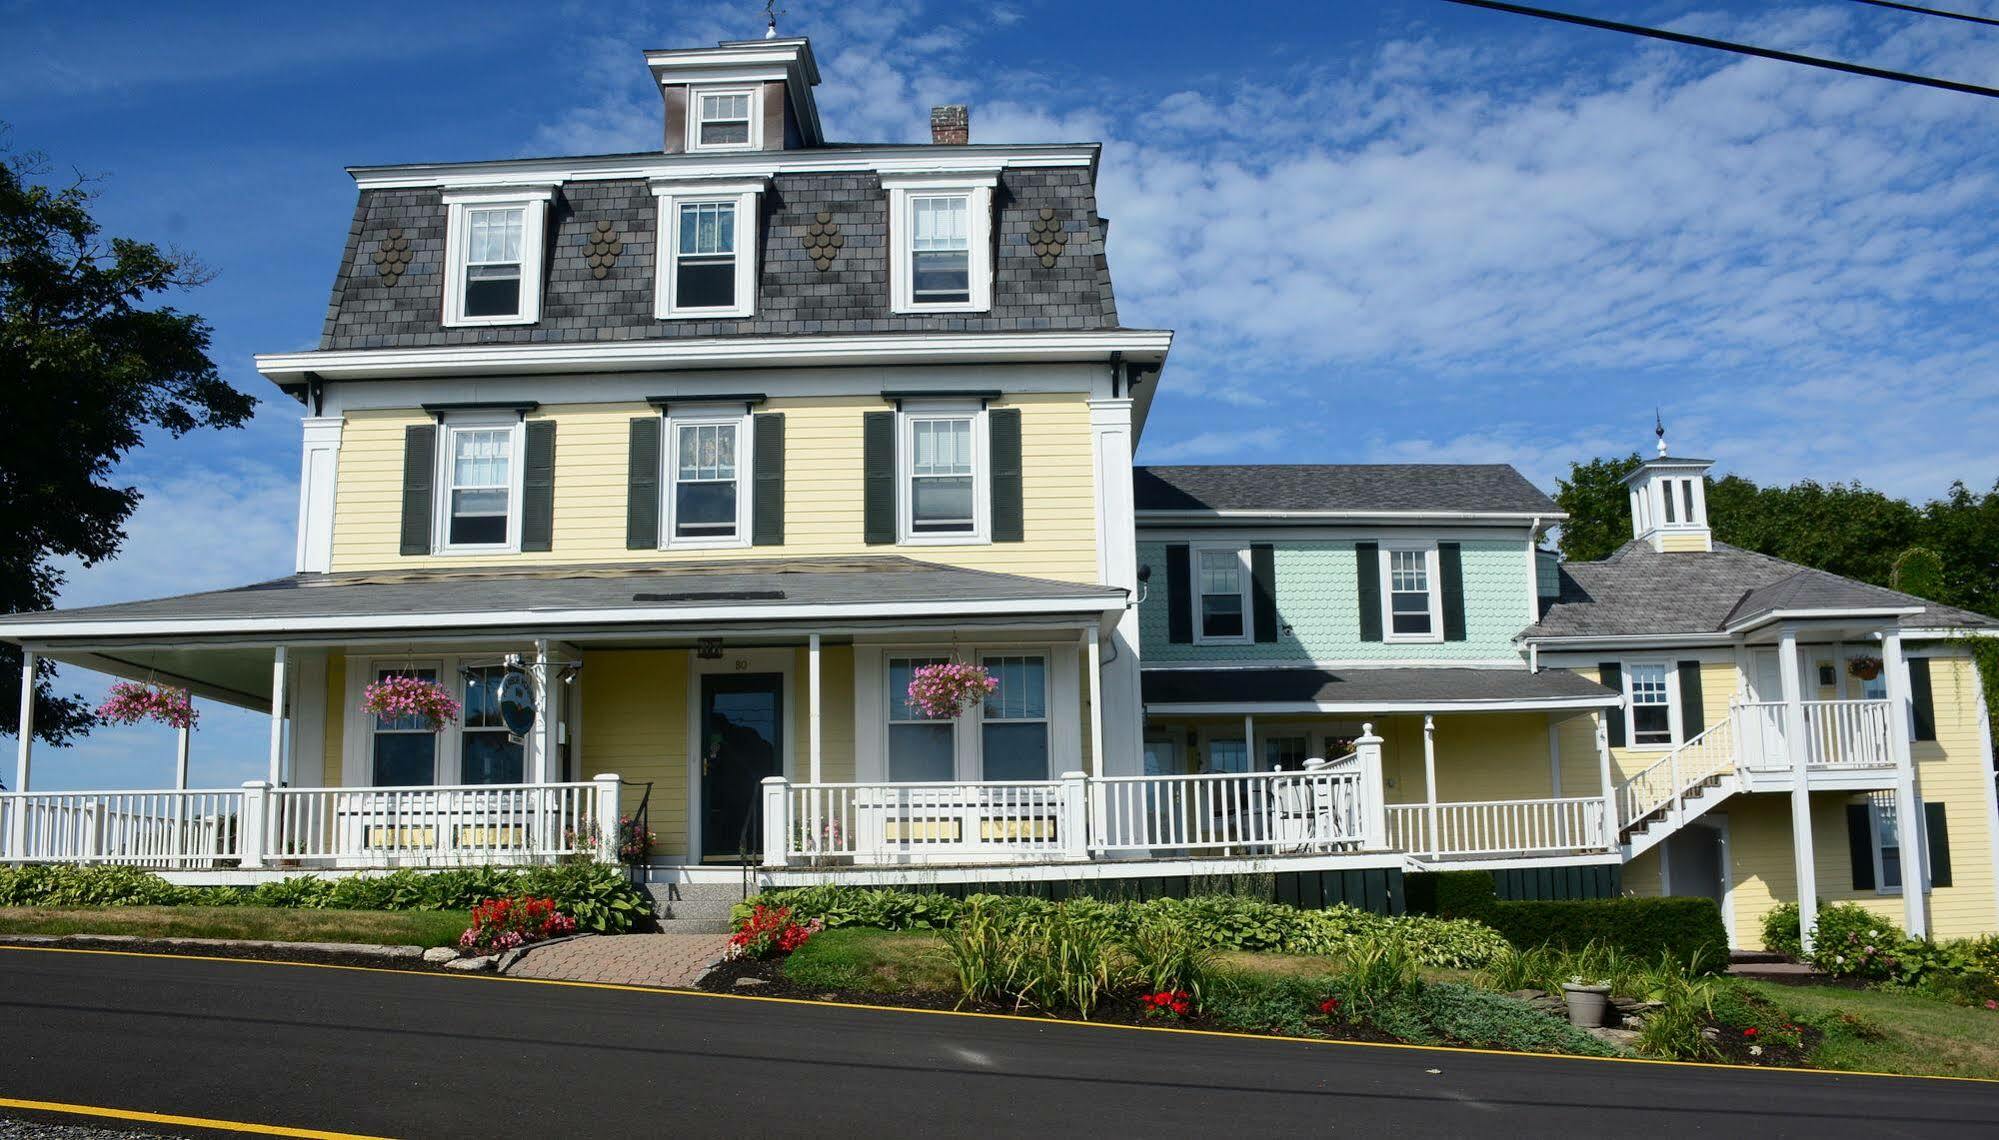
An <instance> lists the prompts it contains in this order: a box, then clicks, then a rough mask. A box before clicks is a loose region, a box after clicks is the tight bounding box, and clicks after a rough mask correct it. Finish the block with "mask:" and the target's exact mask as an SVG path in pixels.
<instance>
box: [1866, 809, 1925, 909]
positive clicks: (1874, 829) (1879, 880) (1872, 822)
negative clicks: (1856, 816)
mask: <svg viewBox="0 0 1999 1140" xmlns="http://www.w3.org/2000/svg"><path fill="white" fill-rule="evenodd" d="M1887 794H1888V795H1890V796H1892V795H1893V794H1894V793H1893V792H1890V793H1887ZM1897 814H1898V815H1899V814H1900V813H1899V812H1898V813H1897ZM1895 822H1896V824H1897V827H1898V829H1899V831H1900V834H1898V835H1897V836H1896V837H1895V838H1896V840H1897V841H1898V842H1897V846H1896V848H1895V850H1896V852H1897V856H1898V858H1897V862H1898V864H1899V869H1900V871H1901V877H1902V882H1901V883H1898V884H1896V885H1895V886H1892V887H1891V886H1889V885H1888V876H1887V874H1886V871H1887V861H1886V860H1885V859H1883V858H1882V855H1883V852H1882V850H1881V804H1880V801H1879V800H1877V799H1875V798H1874V797H1873V796H1869V797H1868V798H1867V846H1868V849H1869V850H1870V851H1871V852H1872V853H1873V856H1874V893H1875V894H1877V895H1886V896H1889V897H1892V898H1900V897H1902V887H1903V886H1905V885H1907V884H1908V881H1909V852H1910V849H1911V848H1910V840H1911V839H1912V838H1914V836H1913V834H1912V830H1911V828H1910V827H1909V825H1908V824H1907V823H1906V822H1905V821H1903V820H1900V819H1897V820H1896V821H1895ZM1921 841H1922V842H1923V843H1924V844H1925V845H1927V844H1928V842H1929V840H1928V838H1927V837H1923V838H1922V840H1921ZM1916 865H1917V866H1918V867H1919V868H1920V872H1919V873H1920V874H1921V875H1922V877H1923V893H1924V894H1929V893H1930V890H1931V884H1930V861H1929V852H1928V850H1927V846H1926V847H1925V849H1924V850H1923V851H1922V853H1921V857H1920V858H1918V859H1917V860H1916Z"/></svg>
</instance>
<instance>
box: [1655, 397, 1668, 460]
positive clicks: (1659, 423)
mask: <svg viewBox="0 0 1999 1140" xmlns="http://www.w3.org/2000/svg"><path fill="white" fill-rule="evenodd" d="M1652 434H1653V435H1656V436H1658V437H1659V458H1661V459H1664V458H1666V421H1665V420H1664V419H1663V418H1661V417H1660V415H1659V409H1658V407H1657V406H1656V405H1655V406H1654V407H1653V408H1652Z"/></svg>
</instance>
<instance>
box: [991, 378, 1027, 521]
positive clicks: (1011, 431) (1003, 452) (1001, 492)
mask: <svg viewBox="0 0 1999 1140" xmlns="http://www.w3.org/2000/svg"><path fill="white" fill-rule="evenodd" d="M986 434H987V437H988V439H989V440H990V441H991V446H992V464H991V466H992V497H993V541H994V542H1021V541H1024V540H1025V539H1026V537H1027V534H1026V523H1025V520H1024V519H1023V518H1022V512H1021V501H1020V409H1019V408H994V409H993V410H992V411H990V412H987V413H986Z"/></svg>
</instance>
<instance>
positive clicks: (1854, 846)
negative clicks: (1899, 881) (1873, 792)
mask: <svg viewBox="0 0 1999 1140" xmlns="http://www.w3.org/2000/svg"><path fill="white" fill-rule="evenodd" d="M1872 817H1873V812H1872V811H1871V810H1869V808H1868V806H1867V805H1866V804H1848V805H1846V854H1847V858H1848V859H1849V860H1851V862H1852V863H1853V889H1854V890H1856V891H1871V890H1873V889H1874V821H1873V818H1872ZM1902 862H1903V864H1904V865H1905V866H1906V865H1907V863H1908V860H1906V859H1904V860H1903V861H1902Z"/></svg>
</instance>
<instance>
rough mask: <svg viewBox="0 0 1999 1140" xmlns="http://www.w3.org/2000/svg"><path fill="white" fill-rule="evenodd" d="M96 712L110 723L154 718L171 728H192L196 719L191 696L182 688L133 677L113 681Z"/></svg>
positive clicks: (196, 714)
mask: <svg viewBox="0 0 1999 1140" xmlns="http://www.w3.org/2000/svg"><path fill="white" fill-rule="evenodd" d="M97 715H98V716H100V717H102V718H103V719H105V720H107V721H109V722H111V723H112V724H138V723H139V722H140V721H143V720H156V721H159V722H160V723H161V724H165V725H170V726H172V727H174V728H193V727H194V722H195V721H196V720H198V719H200V714H199V713H197V712H196V711H195V708H194V697H193V695H192V694H190V693H189V692H188V691H187V690H186V689H176V688H172V687H171V686H167V685H152V684H144V685H142V684H140V683H139V682H137V681H117V682H114V683H113V684H112V686H111V693H110V695H109V696H108V697H106V698H105V700H104V703H103V704H101V705H99V706H97Z"/></svg>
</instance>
